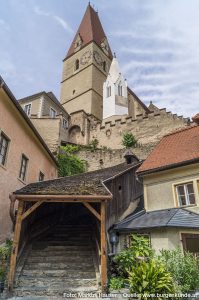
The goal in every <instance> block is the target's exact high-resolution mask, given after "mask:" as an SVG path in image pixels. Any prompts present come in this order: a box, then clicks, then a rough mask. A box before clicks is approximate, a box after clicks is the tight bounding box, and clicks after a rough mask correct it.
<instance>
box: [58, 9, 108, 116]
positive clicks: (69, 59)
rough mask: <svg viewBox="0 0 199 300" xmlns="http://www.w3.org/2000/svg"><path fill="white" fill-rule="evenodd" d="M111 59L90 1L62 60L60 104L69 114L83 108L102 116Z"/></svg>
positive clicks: (102, 31)
mask: <svg viewBox="0 0 199 300" xmlns="http://www.w3.org/2000/svg"><path fill="white" fill-rule="evenodd" d="M112 58H113V56H112V52H111V49H110V47H109V44H108V41H107V38H106V35H105V33H104V30H103V28H102V25H101V22H100V20H99V17H98V13H97V12H96V11H95V10H94V9H93V8H92V7H91V5H90V4H89V5H88V7H87V9H86V12H85V14H84V17H83V19H82V22H81V24H80V26H79V29H78V31H77V33H76V35H75V37H74V40H73V42H72V44H71V46H70V48H69V51H68V53H67V55H66V57H65V59H64V61H63V75H62V82H61V103H62V105H63V106H64V108H65V109H66V110H67V111H68V112H69V113H70V114H71V113H73V112H76V111H79V110H84V111H85V112H86V113H88V114H92V115H94V116H95V117H97V118H98V119H100V120H101V119H102V113H103V107H102V106H103V83H104V82H105V81H106V78H107V76H108V72H109V68H110V64H111V61H112Z"/></svg>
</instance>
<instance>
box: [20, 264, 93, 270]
mask: <svg viewBox="0 0 199 300" xmlns="http://www.w3.org/2000/svg"><path fill="white" fill-rule="evenodd" d="M71 268H72V270H73V271H84V270H86V271H94V266H93V262H90V263H88V262H85V263H81V265H80V264H79V263H77V262H68V263H57V262H55V263H51V262H50V263H47V262H40V263H38V262H36V263H35V262H27V263H26V264H25V266H24V268H23V270H38V269H39V270H49V269H51V270H57V269H62V270H71Z"/></svg>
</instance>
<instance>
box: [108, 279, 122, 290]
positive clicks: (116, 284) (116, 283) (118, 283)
mask: <svg viewBox="0 0 199 300" xmlns="http://www.w3.org/2000/svg"><path fill="white" fill-rule="evenodd" d="M124 284H125V280H124V278H122V277H112V278H110V282H109V288H110V290H111V291H113V290H116V291H117V290H120V289H122V288H124Z"/></svg>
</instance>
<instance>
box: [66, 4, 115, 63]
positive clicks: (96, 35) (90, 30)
mask: <svg viewBox="0 0 199 300" xmlns="http://www.w3.org/2000/svg"><path fill="white" fill-rule="evenodd" d="M78 35H80V37H81V39H82V47H83V46H85V45H87V44H88V43H90V42H92V41H94V42H95V43H96V44H98V45H99V46H101V43H102V41H103V39H104V38H106V35H105V33H104V30H103V27H102V24H101V22H100V19H99V16H98V13H97V12H96V11H95V10H94V9H93V8H92V7H91V5H90V4H89V5H88V7H87V9H86V12H85V14H84V17H83V19H82V21H81V24H80V26H79V28H78V30H77V33H76V35H75V37H74V39H73V42H72V44H71V46H70V48H69V50H68V53H67V56H66V57H68V56H70V55H72V54H73V53H74V50H75V41H76V39H77V37H78ZM109 57H110V58H111V59H112V57H113V55H112V52H111V49H110V47H109Z"/></svg>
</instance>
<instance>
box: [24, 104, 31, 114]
mask: <svg viewBox="0 0 199 300" xmlns="http://www.w3.org/2000/svg"><path fill="white" fill-rule="evenodd" d="M24 111H25V113H26V114H27V116H29V117H30V115H31V103H30V104H26V105H25V106H24Z"/></svg>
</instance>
